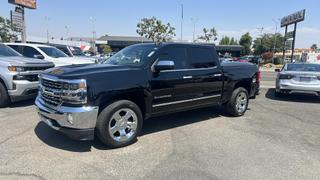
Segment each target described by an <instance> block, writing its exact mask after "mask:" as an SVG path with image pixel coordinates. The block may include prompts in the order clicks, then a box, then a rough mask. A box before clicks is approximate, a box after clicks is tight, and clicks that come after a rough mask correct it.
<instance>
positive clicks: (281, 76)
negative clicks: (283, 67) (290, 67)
mask: <svg viewBox="0 0 320 180" xmlns="http://www.w3.org/2000/svg"><path fill="white" fill-rule="evenodd" d="M293 77H294V76H293V75H290V74H281V75H280V77H279V79H292V78H293Z"/></svg>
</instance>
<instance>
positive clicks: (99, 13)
mask: <svg viewBox="0 0 320 180" xmlns="http://www.w3.org/2000/svg"><path fill="white" fill-rule="evenodd" d="M181 4H183V7H184V19H183V39H184V40H192V36H193V21H192V19H193V20H197V21H196V36H200V35H201V34H202V29H203V28H204V27H206V28H211V27H215V28H216V30H217V32H218V37H219V38H221V37H223V36H231V37H235V38H236V39H239V38H240V37H241V35H242V34H244V33H246V32H250V33H251V35H252V36H253V37H257V36H259V35H260V34H261V31H260V29H261V28H262V27H263V33H274V32H275V31H276V26H277V31H278V32H280V33H284V29H283V28H280V24H279V22H278V23H277V21H279V19H280V18H282V17H283V16H286V15H289V14H292V13H294V12H296V11H299V10H301V9H306V19H305V21H304V22H301V23H299V24H298V30H297V40H296V47H298V48H308V47H310V46H311V45H312V44H314V43H315V44H318V46H320V10H319V7H320V1H319V0H265V1H261V0H260V1H258V0H223V1H222V0H219V1H216V0H161V1H153V0H87V1H85V0H77V1H76V0H37V9H36V10H29V9H28V10H26V25H27V34H28V35H30V36H36V37H46V31H47V27H48V30H49V34H50V37H55V38H61V37H92V31H93V29H95V31H96V33H97V37H100V36H102V35H106V34H107V35H118V36H138V35H137V33H136V25H137V23H138V22H139V21H140V20H141V19H142V18H145V17H152V16H155V17H156V18H158V19H161V20H162V21H163V22H164V23H168V22H169V23H170V24H171V25H172V26H174V27H175V28H176V35H177V36H176V37H175V38H176V39H179V38H180V35H181V28H180V26H181V25H180V24H181ZM13 9H14V5H12V4H8V1H7V0H0V16H4V17H7V18H9V17H10V10H13ZM90 18H91V20H90ZM92 19H93V20H94V23H93V21H92ZM66 27H67V28H66ZM291 29H293V26H292V27H290V28H289V30H291Z"/></svg>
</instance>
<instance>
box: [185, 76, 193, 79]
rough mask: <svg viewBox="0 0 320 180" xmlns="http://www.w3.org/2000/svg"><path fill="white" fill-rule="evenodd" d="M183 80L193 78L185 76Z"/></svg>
mask: <svg viewBox="0 0 320 180" xmlns="http://www.w3.org/2000/svg"><path fill="white" fill-rule="evenodd" d="M183 79H192V76H183Z"/></svg>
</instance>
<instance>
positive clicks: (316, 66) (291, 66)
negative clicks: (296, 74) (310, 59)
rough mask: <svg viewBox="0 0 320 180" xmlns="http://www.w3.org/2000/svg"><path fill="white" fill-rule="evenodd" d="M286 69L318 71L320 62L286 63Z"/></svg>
mask: <svg viewBox="0 0 320 180" xmlns="http://www.w3.org/2000/svg"><path fill="white" fill-rule="evenodd" d="M286 70H287V71H310V72H320V64H288V65H287V68H286Z"/></svg>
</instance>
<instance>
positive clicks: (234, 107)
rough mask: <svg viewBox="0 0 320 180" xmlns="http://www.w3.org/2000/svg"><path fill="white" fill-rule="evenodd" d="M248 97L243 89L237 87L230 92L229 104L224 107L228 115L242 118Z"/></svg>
mask: <svg viewBox="0 0 320 180" xmlns="http://www.w3.org/2000/svg"><path fill="white" fill-rule="evenodd" d="M248 105H249V95H248V91H247V90H246V89H245V88H242V87H239V88H237V89H235V90H234V91H233V92H232V95H231V98H230V100H229V102H228V103H227V104H226V105H225V108H226V110H227V111H228V113H229V114H231V115H232V116H235V117H239V116H243V115H244V114H245V112H246V111H247V109H248Z"/></svg>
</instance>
